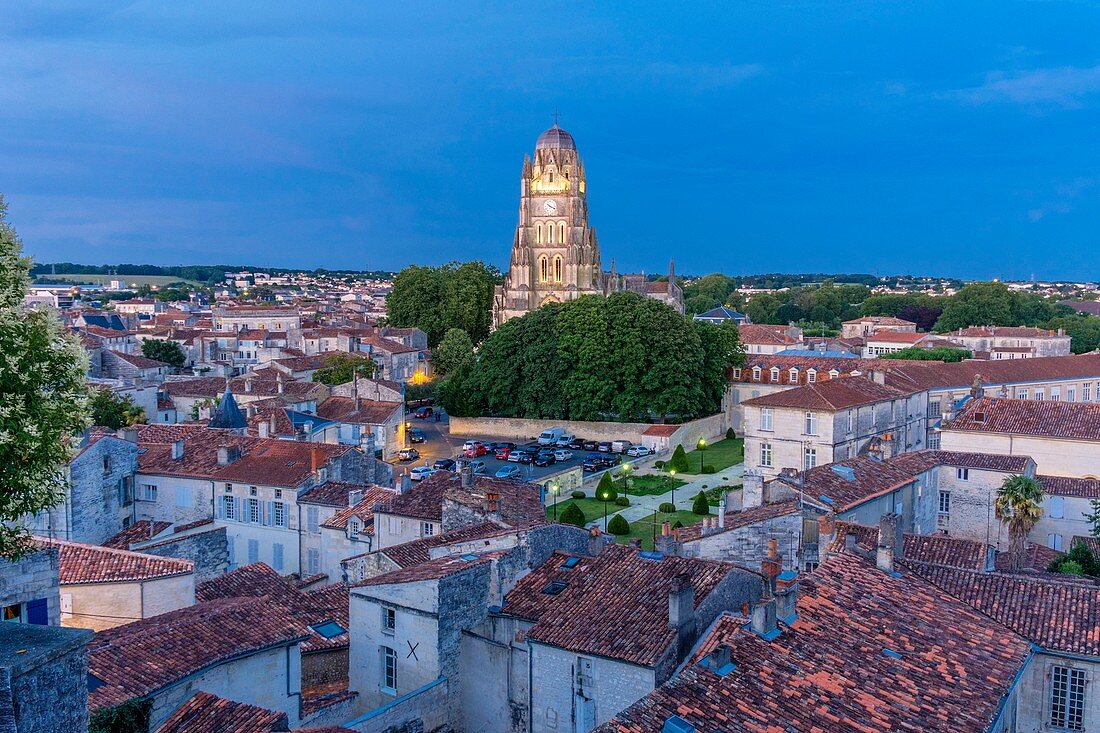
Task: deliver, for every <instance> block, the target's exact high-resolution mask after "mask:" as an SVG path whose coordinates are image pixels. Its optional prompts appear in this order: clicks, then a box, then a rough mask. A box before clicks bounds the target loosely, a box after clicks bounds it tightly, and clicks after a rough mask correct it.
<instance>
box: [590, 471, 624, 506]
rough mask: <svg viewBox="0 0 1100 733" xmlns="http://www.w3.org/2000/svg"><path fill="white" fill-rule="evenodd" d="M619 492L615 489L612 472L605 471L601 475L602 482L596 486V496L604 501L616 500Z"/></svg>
mask: <svg viewBox="0 0 1100 733" xmlns="http://www.w3.org/2000/svg"><path fill="white" fill-rule="evenodd" d="M618 495H619V492H618V491H617V490H616V489H615V480H614V479H613V478H611V472H610V471H607V472H604V475H603V476H601V477H600V483H599V484H598V485H597V486H596V498H597V499H600V500H602V501H615V498H616V497H617V496H618Z"/></svg>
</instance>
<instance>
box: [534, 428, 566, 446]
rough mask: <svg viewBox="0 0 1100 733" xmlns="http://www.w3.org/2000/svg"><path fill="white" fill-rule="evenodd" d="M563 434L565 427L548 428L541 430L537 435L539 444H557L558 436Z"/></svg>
mask: <svg viewBox="0 0 1100 733" xmlns="http://www.w3.org/2000/svg"><path fill="white" fill-rule="evenodd" d="M563 435H565V428H550V429H549V430H543V431H542V435H540V436H539V445H557V444H558V438H560V437H561V436H563Z"/></svg>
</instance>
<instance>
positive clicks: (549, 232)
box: [546, 221, 554, 244]
mask: <svg viewBox="0 0 1100 733" xmlns="http://www.w3.org/2000/svg"><path fill="white" fill-rule="evenodd" d="M546 241H547V242H549V243H550V244H553V243H554V222H552V221H549V222H546Z"/></svg>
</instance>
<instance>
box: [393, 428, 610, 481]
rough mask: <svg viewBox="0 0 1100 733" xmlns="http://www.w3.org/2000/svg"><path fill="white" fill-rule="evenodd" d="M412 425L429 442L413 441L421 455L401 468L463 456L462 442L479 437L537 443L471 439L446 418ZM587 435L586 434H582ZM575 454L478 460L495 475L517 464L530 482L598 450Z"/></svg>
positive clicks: (487, 472)
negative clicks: (538, 460)
mask: <svg viewBox="0 0 1100 733" xmlns="http://www.w3.org/2000/svg"><path fill="white" fill-rule="evenodd" d="M408 422H409V425H410V426H411V427H413V428H419V429H420V430H422V431H423V432H424V437H425V441H424V442H423V443H416V444H412V443H409V444H408V447H410V448H415V449H416V450H417V451H418V452H419V453H420V455H419V457H418V458H416V459H414V460H412V461H398V462H397V463H396V465H397V467H398V470H400V469H401V468H404V467H407V468H410V469H411V468H412V467H414V466H423V465H429V466H430V465H432V464H433V463H435V461H437V460H439V459H444V458H460V457H462V444H463V443H465V442H466V441H467V440H478V441H480V442H482V443H484V444H485V445H486V446H488V445H489V444H490V443H498V442H499V443H516V444H517V445H518V446H520V447H521V448H523V447H528V446H532V447H534V446H535V445H536V444H534V443H532V442H530V441H520V440H518V439H516V438H502V437H495V436H490V435H485V436H479V437H476V438H468V437H466V436H453V437H452V436H451V435H450V433H449V432H448V425H447V422H446V421H442V422H438V423H437V422H435V421H434V420H432V419H430V418H429V419H426V420H417V419H415V418H411V417H410V418H409V420H408ZM578 437H582V438H583V437H584V436H578ZM572 453H573V457H572V458H570V459H569V460H566V461H557V462H555V463H553V464H551V465H549V466H536V465H534V464H533V463H528V464H522V463H514V462H508V461H502V460H498V459H497V458H496V457H495V456H493V454H492V453H491V452H490V453H487V454H485V455H483V456H479V457H478V458H476V459H474V460H479V461H484V462H485V475H487V476H493V475H495V474H496V472H497V471H498V470H499V469H500V468H501V467H503V466H515V467H517V468H519V470H520V475H519V478H522V479H524V480H526V481H538V480H540V479H542V478H544V477H546V476H549V475H551V474H555V473H559V472H561V471H564V470H567V469H570V468H579V467H580V466H581V464H583V463H584V459H585V458H586V457H587V456H588V455H590V454H591V453H594V451H584V450H580V451H577V450H574V451H572ZM616 458H622V459H623V460H631V459H628V458H627V457H626V456H616ZM605 470H607V469H606V468H605V469H601V470H599V471H596V472H592V473H589V472H585V474H584V476H585V478H586V479H588V478H590V477H592V476H599V475H600V474H601V473H603V471H605Z"/></svg>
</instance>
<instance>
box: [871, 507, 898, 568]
mask: <svg viewBox="0 0 1100 733" xmlns="http://www.w3.org/2000/svg"><path fill="white" fill-rule="evenodd" d="M904 556H905V538H904V537H903V535H902V532H901V515H900V514H883V515H882V518H881V519H879V524H878V552H877V554H876V556H875V564H876V565H878V568H879V570H885V571H886V572H888V573H892V572H894V560H901V559H902V558H903V557H904Z"/></svg>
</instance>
